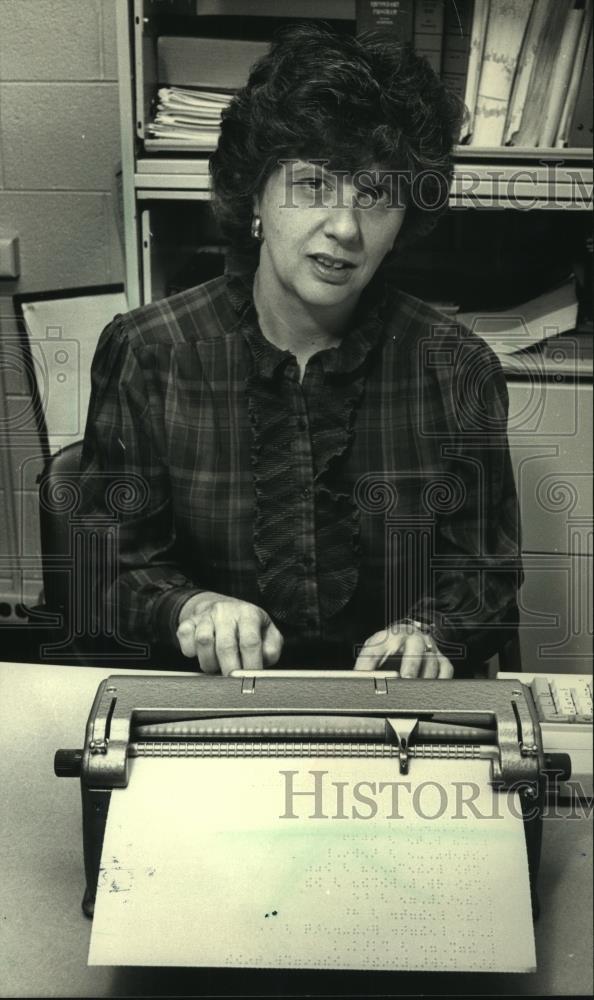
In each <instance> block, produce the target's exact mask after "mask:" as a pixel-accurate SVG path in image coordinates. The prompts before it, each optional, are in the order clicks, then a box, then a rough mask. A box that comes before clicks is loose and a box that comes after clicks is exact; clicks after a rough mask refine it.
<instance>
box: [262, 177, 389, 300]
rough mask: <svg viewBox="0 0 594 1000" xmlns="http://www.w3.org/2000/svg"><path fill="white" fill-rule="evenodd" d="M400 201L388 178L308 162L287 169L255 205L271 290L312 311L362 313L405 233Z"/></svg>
mask: <svg viewBox="0 0 594 1000" xmlns="http://www.w3.org/2000/svg"><path fill="white" fill-rule="evenodd" d="M397 202H398V200H397V198H395V197H392V195H391V190H390V186H389V184H386V183H382V175H381V171H361V172H359V174H357V175H351V174H346V173H342V172H336V171H331V170H328V169H326V168H325V167H324V166H323V165H322V163H321V161H317V162H316V161H304V160H291V161H287V162H286V163H284V164H282V165H281V166H279V167H278V168H277V170H275V172H274V173H273V174H272V175H271V176H270V177H269V179H268V181H267V182H266V184H265V186H264V190H263V191H262V194H261V195H260V196H259V197H258V198H256V199H255V200H254V211H255V214H257V215H259V216H260V217H261V219H262V235H263V241H262V246H261V249H260V273H261V277H262V279H263V281H264V283H265V286H266V287H267V291H269V292H272V293H273V294H274V293H275V292H276V293H278V292H282V293H284V294H285V295H286V294H289V295H291V296H293V297H297V298H298V299H299V300H301V302H303V303H304V304H306V305H308V306H314V307H315V306H320V307H332V306H334V307H339V308H340V307H344V306H348V305H353V306H354V305H355V304H356V302H357V300H358V298H359V296H360V294H361V292H362V291H363V289H364V288H365V286H366V285H367V284H368V283H369V281H371V278H372V277H373V275H374V274H375V272H376V270H377V268H378V267H379V265H380V264H381V262H382V260H383V258H384V257H385V256H386V254H387V253H388V252H389V251H390V250H391V249H392V246H393V245H394V241H395V239H396V237H397V235H398V232H399V230H400V228H401V227H402V224H403V222H404V213H405V208H404V207H401V206H399V205H398V203H397ZM271 285H272V287H271Z"/></svg>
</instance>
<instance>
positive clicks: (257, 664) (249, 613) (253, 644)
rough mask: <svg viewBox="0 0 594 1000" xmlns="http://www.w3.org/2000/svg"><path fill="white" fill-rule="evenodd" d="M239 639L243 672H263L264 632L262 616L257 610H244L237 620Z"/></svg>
mask: <svg viewBox="0 0 594 1000" xmlns="http://www.w3.org/2000/svg"><path fill="white" fill-rule="evenodd" d="M237 638H238V641H239V653H240V656H241V666H242V669H243V670H261V669H262V666H263V663H262V631H261V625H260V616H259V614H258V612H257V610H256V609H255V608H246V609H245V610H242V611H241V612H240V614H239V618H238V619H237Z"/></svg>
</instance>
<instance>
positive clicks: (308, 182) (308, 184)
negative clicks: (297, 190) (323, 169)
mask: <svg viewBox="0 0 594 1000" xmlns="http://www.w3.org/2000/svg"><path fill="white" fill-rule="evenodd" d="M323 186H324V181H323V180H322V178H321V177H305V178H303V179H302V180H300V181H297V187H305V188H309V189H310V190H311V191H321V189H322V187H323Z"/></svg>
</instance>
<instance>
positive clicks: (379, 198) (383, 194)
mask: <svg viewBox="0 0 594 1000" xmlns="http://www.w3.org/2000/svg"><path fill="white" fill-rule="evenodd" d="M369 197H370V200H371V203H372V204H373V205H378V204H380V203H383V202H385V201H387V198H388V192H387V191H386V189H385V188H371V189H370V191H369Z"/></svg>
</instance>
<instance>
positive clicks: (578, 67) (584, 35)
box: [555, 0, 593, 147]
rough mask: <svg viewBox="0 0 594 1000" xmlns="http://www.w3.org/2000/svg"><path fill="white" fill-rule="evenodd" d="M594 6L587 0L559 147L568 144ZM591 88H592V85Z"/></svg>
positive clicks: (590, 31) (562, 114)
mask: <svg viewBox="0 0 594 1000" xmlns="http://www.w3.org/2000/svg"><path fill="white" fill-rule="evenodd" d="M592 7H593V4H592V0H586V5H585V9H584V22H583V25H582V30H581V32H580V37H579V39H578V44H577V48H576V52H575V59H574V62H573V67H572V70H571V77H570V79H569V84H568V87H567V91H566V94H565V100H564V102H563V108H562V111H561V118H560V121H559V128H558V129H557V136H556V140H555V145H556V146H557V147H563V146H566V145H567V144H568V137H569V127H570V124H571V118H572V115H573V113H574V109H575V107H576V102H577V96H578V92H579V87H580V82H581V79H582V73H583V72H584V66H585V61H586V56H587V53H588V42H589V39H590V35H591V34H592ZM591 84H592V79H591V74H590V85H591ZM590 89H592V87H591V86H590Z"/></svg>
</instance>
